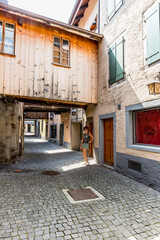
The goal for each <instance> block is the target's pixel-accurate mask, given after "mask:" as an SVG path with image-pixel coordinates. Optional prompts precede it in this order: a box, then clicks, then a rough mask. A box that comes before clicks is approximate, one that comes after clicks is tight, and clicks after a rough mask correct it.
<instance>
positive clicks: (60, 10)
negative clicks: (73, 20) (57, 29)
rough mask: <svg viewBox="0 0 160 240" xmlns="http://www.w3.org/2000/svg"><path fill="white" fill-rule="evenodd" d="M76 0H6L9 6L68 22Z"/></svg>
mask: <svg viewBox="0 0 160 240" xmlns="http://www.w3.org/2000/svg"><path fill="white" fill-rule="evenodd" d="M75 1H76V0H45V1H43V0H8V2H9V4H10V5H11V6H15V7H18V8H22V9H25V10H27V11H31V12H34V13H37V14H40V15H43V16H47V17H49V18H53V19H56V20H59V21H61V22H66V23H67V22H68V19H69V16H70V14H71V12H72V9H73V6H74V3H75Z"/></svg>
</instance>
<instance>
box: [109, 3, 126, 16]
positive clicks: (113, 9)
mask: <svg viewBox="0 0 160 240" xmlns="http://www.w3.org/2000/svg"><path fill="white" fill-rule="evenodd" d="M123 3H124V0H108V19H109V20H110V19H111V18H112V17H113V16H114V14H115V13H116V12H117V11H118V10H119V8H120V7H121V6H122V5H123Z"/></svg>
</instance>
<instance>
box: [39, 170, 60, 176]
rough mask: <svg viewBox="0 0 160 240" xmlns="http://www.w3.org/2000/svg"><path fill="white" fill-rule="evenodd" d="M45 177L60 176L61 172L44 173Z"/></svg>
mask: <svg viewBox="0 0 160 240" xmlns="http://www.w3.org/2000/svg"><path fill="white" fill-rule="evenodd" d="M42 174H43V175H50V176H56V175H59V174H60V173H59V172H55V171H44V172H42Z"/></svg>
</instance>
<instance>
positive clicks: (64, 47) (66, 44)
mask: <svg viewBox="0 0 160 240" xmlns="http://www.w3.org/2000/svg"><path fill="white" fill-rule="evenodd" d="M62 49H63V50H69V41H68V40H65V39H63V45H62Z"/></svg>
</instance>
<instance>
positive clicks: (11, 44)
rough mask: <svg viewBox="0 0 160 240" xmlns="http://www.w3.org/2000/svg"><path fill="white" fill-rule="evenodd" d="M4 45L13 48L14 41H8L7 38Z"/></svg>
mask: <svg viewBox="0 0 160 240" xmlns="http://www.w3.org/2000/svg"><path fill="white" fill-rule="evenodd" d="M5 45H7V46H12V47H13V46H14V40H13V39H9V38H5Z"/></svg>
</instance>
